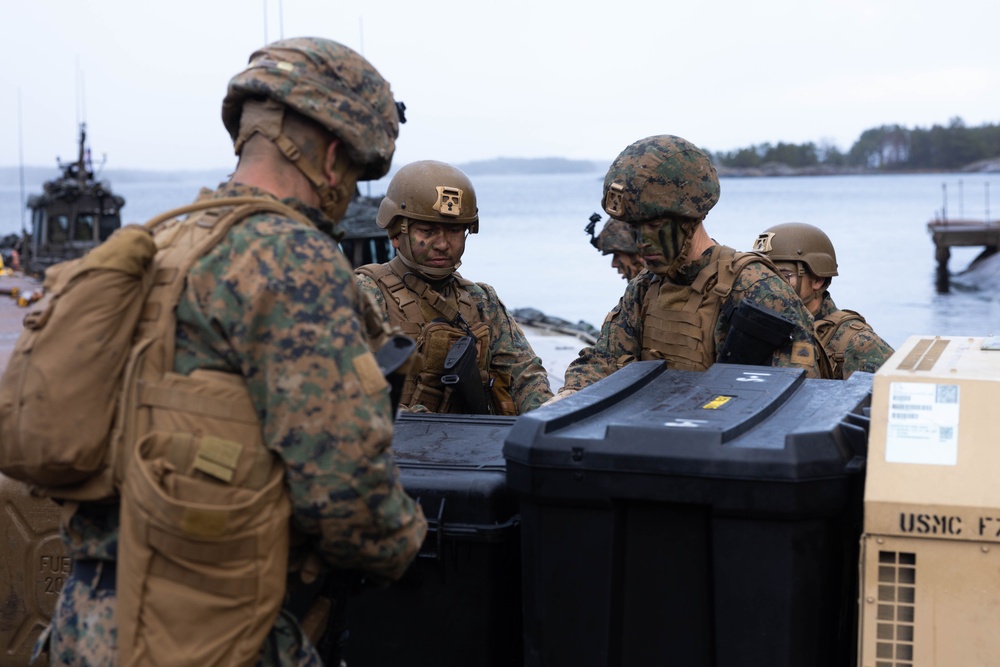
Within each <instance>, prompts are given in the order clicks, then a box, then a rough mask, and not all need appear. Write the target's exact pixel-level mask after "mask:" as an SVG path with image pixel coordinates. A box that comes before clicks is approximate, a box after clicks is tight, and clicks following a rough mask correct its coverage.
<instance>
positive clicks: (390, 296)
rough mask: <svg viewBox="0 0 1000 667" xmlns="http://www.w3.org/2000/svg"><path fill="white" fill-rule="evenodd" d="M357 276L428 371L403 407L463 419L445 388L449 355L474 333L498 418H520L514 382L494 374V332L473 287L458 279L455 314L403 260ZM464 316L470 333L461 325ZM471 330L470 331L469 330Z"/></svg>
mask: <svg viewBox="0 0 1000 667" xmlns="http://www.w3.org/2000/svg"><path fill="white" fill-rule="evenodd" d="M356 272H357V273H359V274H362V275H365V276H368V277H369V278H371V279H372V280H374V281H375V284H376V285H378V287H379V290H381V292H382V295H383V296H384V297H385V303H386V311H387V315H388V318H389V326H390V327H391V328H393V329H396V330H399V331H401V332H402V333H404V334H406V335H408V336H411V337H412V338H414V339H415V340H416V341H417V346H418V349H419V351H420V354H421V355H422V357H423V368H422V369H421V370H420V371H419V372H418V373H411V374H409V375H408V376H407V378H406V381H405V384H404V386H403V393H402V397H401V398H400V405H401V406H403V407H410V406H414V405H423V406H424V407H425V408H427V409H428V410H429V411H431V412H437V413H460V412H462V406H461V405H460V402H459V401H458V399H457V397H456V396H454V395H453V390H452V388H451V387H447V386H445V385H444V384H443V383H442V382H441V377H442V375H443V374H444V361H445V357H446V356H447V355H448V350H450V349H451V346H452V345H453V344H454V343H455V341H457V340H458V339H459V338H461V337H463V336H465V335H468V334H469V333H471V334H472V335H473V336H475V337H476V340H477V343H476V353H477V354H476V362H477V364H478V366H479V374H480V380H481V381H482V383H483V386H484V388H486V390H487V391H488V392H489V394H490V397H491V399H492V401H491V402H492V406H491V407H492V409H493V411H494V413H496V414H503V415H516V414H517V407H516V406H515V404H514V401H513V399H512V398H511V396H510V382H511V378H509V377H500V376H498V375H497V376H493V375H491V373H490V343H491V336H492V332H491V331H490V326H489V324H488V323H487V322H485V321H483V314H482V311H481V305H480V304H477V303H476V302H475V301H473V299H472V295H471V294H470V292H469V289H468V288H469V287H471V286H472V285H473V284H474V283H473V282H472V281H470V280H466V279H465V278H462V277H461V276H460V275H458V274H457V273H456V274H454V280H455V282H456V289H455V294H456V296H457V299H458V308H457V309H455V307H454V306H453V305H451V304H450V303H449V302H448V301H447V300H445V299H444V297H442V296H441V295H440V294H438V293H437V292H435V291H434V290H432V289H431V288H430V286H429V285H428V284H427V282H426V281H424V280H423V279H422V278H420V277H419V276H417V275H416V274H414V273H413V272H412V271H410V269H409V268H407V266H406V265H405V264H403V261H402V259H400V258H399V257H398V256H397V257H394V258H393V259H392V260H390V261H389V262H388V263H387V264H367V265H365V266H362V267H359V268H357V269H356ZM459 316H461V320H462V321H464V323H465V327H463V326H460V325H459V324H458V322H459V321H460V320H459ZM466 327H467V328H468V330H466Z"/></svg>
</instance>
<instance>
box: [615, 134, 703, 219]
mask: <svg viewBox="0 0 1000 667" xmlns="http://www.w3.org/2000/svg"><path fill="white" fill-rule="evenodd" d="M719 194H720V188H719V176H718V174H717V173H716V171H715V167H714V166H712V160H711V159H710V158H709V157H708V155H707V154H706V153H705V152H704V151H703V150H701V149H700V148H698V147H697V146H695V145H694V144H692V143H691V142H689V141H687V140H685V139H681V138H680V137H675V136H673V135H669V134H661V135H656V136H652V137H646V138H645V139H640V140H639V141H636V142H635V143H633V144H632V145H630V146H628V147H627V148H626V149H625V150H623V151H622V152H621V153H620V154H619V155H618V157H617V158H615V161H614V162H612V163H611V167H610V169H608V173H607V175H606V176H605V177H604V195H603V198H602V199H601V205H602V206H603V207H604V210H605V211H606V212H607V214H608V215H610V216H611V217H613V218H618V219H619V220H624V221H625V222H628V223H630V224H633V225H635V224H638V223H640V222H645V221H647V220H659V219H661V218H676V217H680V218H689V219H701V218H704V217H705V215H706V214H707V213H708V212H709V211H710V210H711V209H712V207H713V206H715V204H716V202H718V201H719Z"/></svg>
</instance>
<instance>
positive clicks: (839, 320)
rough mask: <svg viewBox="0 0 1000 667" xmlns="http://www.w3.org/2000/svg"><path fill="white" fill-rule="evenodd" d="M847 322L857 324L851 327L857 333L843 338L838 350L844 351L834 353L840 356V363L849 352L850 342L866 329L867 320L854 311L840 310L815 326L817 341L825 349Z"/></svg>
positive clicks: (817, 321) (818, 321)
mask: <svg viewBox="0 0 1000 667" xmlns="http://www.w3.org/2000/svg"><path fill="white" fill-rule="evenodd" d="M845 322H856V324H852V325H851V328H853V329H855V333H853V334H851V335H850V336H845V337H843V338H841V339H840V345H838V348H842V349H837V350H834V351H833V352H834V356H835V357H837V356H839V360H840V361H843V360H844V352H845V351H846V350H847V344H848V343H849V342H850V340H851V339H852V338H854V336H855V335H857V332H858V331H861V330H862V329H864V328H865V327H864V325H865V324H866V322H865V318H864V317H862V316H861V313H857V312H855V311H853V310H838V311H835V312H833V313H830V314H829V315H827V316H826V317H824V318H822V319H818V320H816V324H815V328H816V339H817V340H818V341H819V344H820V346H821V347H823V348H824V349H825V348H826V347H827V346H828V345H829V344H830V341H832V340H833V337H834V335H835V334H836V333H837V331H839V330H840V326H841V325H842V324H844V323H845Z"/></svg>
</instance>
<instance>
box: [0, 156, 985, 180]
mask: <svg viewBox="0 0 1000 667" xmlns="http://www.w3.org/2000/svg"><path fill="white" fill-rule="evenodd" d="M609 164H611V161H608V162H606V163H605V162H599V161H597V160H570V159H567V158H556V157H550V158H494V159H492V160H477V161H473V162H461V163H456V166H457V167H458V168H459V169H461V170H462V171H464V172H465V173H467V174H468V175H469V176H504V175H511V176H523V175H530V174H599V175H603V174H604V173H605V170H606V169H607V168H608V165H609ZM716 168H717V169H718V172H719V176H723V177H728V178H762V177H763V178H766V177H782V176H881V175H887V174H918V173H946V174H952V173H953V174H969V173H979V174H1000V158H995V159H991V160H981V161H979V162H976V163H973V164H970V165H967V166H965V167H963V168H961V169H953V170H931V171H914V170H884V169H865V168H863V167H834V166H830V165H817V166H813V167H789V166H788V165H786V164H781V163H767V164H763V165H760V166H759V167H747V168H736V167H720V166H717V167H716ZM231 171H232V168H231V167H230V168H219V169H198V170H172V171H156V170H150V169H121V168H119V169H107V170H104V171H101V172H99V174H98V178H99V179H100V180H107V181H111V182H112V184H117V183H137V182H167V183H169V182H180V181H185V182H190V181H198V182H203V183H218V182H222V181H224V180H226V179H227V178H228V177H229V174H230V173H231ZM21 172H22V170H21V168H20V167H0V187H17V186H19V185H20V183H21ZM23 172H24V181H25V183H31V184H36V183H42V182H44V181H47V180H50V179H53V178H56V177H58V175H59V170H58V169H57V168H56V167H36V166H31V167H24V169H23Z"/></svg>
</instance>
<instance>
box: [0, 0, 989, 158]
mask: <svg viewBox="0 0 1000 667" xmlns="http://www.w3.org/2000/svg"><path fill="white" fill-rule="evenodd" d="M0 7H2V14H0V16H2V19H3V20H2V22H0V35H2V40H0V43H2V44H3V47H4V51H5V54H6V55H5V56H4V59H5V62H4V65H3V67H0V90H2V97H0V100H2V102H0V166H16V165H18V164H19V163H20V161H21V157H20V156H21V152H22V148H21V147H22V146H23V163H24V164H25V165H30V166H50V165H51V166H54V165H55V158H56V157H57V156H59V157H61V158H62V159H64V160H66V159H70V158H73V157H75V150H76V133H77V123H78V122H79V121H80V120H85V121H86V122H87V126H88V138H89V142H90V145H91V147H92V149H93V154H94V156H95V159H100V156H101V155H104V154H106V155H107V157H108V162H107V167H108V168H115V169H119V168H144V169H171V170H173V169H215V168H220V167H224V168H229V167H231V166H232V165H233V164H234V158H233V155H232V147H231V144H230V143H229V138H228V135H227V134H226V132H225V130H224V129H223V126H222V122H221V120H220V105H221V100H222V96H223V95H224V92H225V87H226V83H227V82H228V80H229V78H230V76H232V75H233V74H235V73H236V72H237V71H239V70H240V69H241V68H242V67H243V65H244V64H245V63H246V60H247V57H248V56H249V54H250V53H251V52H252V51H253V50H254V49H255V48H257V47H258V46H260V45H261V44H263V43H264V42H265V39H266V40H268V41H273V40H275V39H278V38H279V37H281V36H284V37H297V36H305V35H317V36H323V37H328V38H331V39H335V40H337V41H340V42H342V43H344V44H346V45H348V46H350V47H352V48H354V49H356V50H358V51H361V52H363V53H364V55H365V56H366V57H367V58H368V59H369V60H370V61H371V62H372V63H373V64H374V65H375V67H376V68H377V69H378V70H379V71H380V72H381V73H382V74H383V76H385V78H386V79H388V80H389V82H390V83H391V85H392V88H393V91H394V93H395V95H396V98H397V99H399V100H402V101H404V102H405V103H406V106H407V119H408V122H407V124H406V125H404V126H403V127H402V128H401V136H400V139H399V143H398V148H397V152H396V160H395V165H396V166H399V165H402V164H405V163H406V162H410V161H413V160H420V159H438V160H444V161H448V162H465V161H469V160H479V159H490V158H495V157H549V156H559V157H569V158H581V159H590V160H599V161H606V162H610V161H611V160H612V159H613V158H614V157H615V156H616V155H617V154H618V152H619V151H620V150H621V149H622V148H624V147H625V146H626V145H628V144H629V143H631V142H632V141H634V140H636V139H639V138H642V137H645V136H648V135H651V134H661V133H669V134H678V135H681V136H683V137H685V138H687V139H689V140H690V141H692V142H694V143H696V144H698V145H700V146H702V147H704V148H707V149H710V150H714V151H717V150H731V149H734V148H741V147H744V146H748V145H750V144H755V143H763V142H772V143H776V142H778V141H787V142H794V143H802V142H807V141H814V142H816V143H817V144H820V143H823V142H827V143H831V144H834V145H837V146H838V147H839V148H840V149H841V150H846V149H848V148H849V147H850V145H851V143H852V142H853V141H854V140H855V139H856V138H857V137H858V135H859V134H860V133H861V132H862V131H864V130H865V129H868V128H871V127H876V126H879V125H883V124H892V123H899V124H902V125H904V126H906V127H930V126H932V125H934V124H946V123H947V122H948V121H949V119H951V118H952V117H955V116H960V117H961V118H962V119H964V120H965V122H966V124H968V125H980V124H982V123H987V122H989V123H997V122H1000V66H998V65H1000V52H998V47H997V32H998V29H1000V28H998V27H1000V2H997V1H996V0H975V1H974V0H951V1H949V2H929V1H926V0H835V1H834V0H758V1H757V2H747V1H746V0H711V1H707V2H671V1H670V0H646V1H639V0H615V1H612V2H596V1H591V0H564V1H552V0H534V1H533V2H526V1H522V0H506V1H505V2H502V3H500V2H485V1H477V0H454V1H452V0H423V1H421V0H363V1H361V2H335V1H333V0H283V1H282V2H278V0H269V1H268V2H267V3H266V4H265V2H264V0H197V1H195V0H170V1H167V2H146V1H143V0H86V1H85V0H0ZM265 15H266V20H265Z"/></svg>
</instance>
